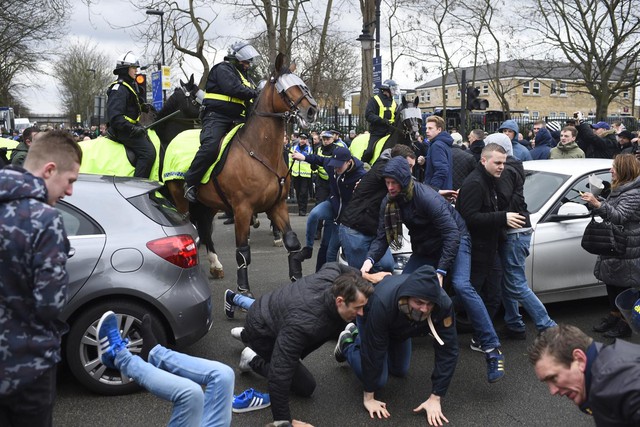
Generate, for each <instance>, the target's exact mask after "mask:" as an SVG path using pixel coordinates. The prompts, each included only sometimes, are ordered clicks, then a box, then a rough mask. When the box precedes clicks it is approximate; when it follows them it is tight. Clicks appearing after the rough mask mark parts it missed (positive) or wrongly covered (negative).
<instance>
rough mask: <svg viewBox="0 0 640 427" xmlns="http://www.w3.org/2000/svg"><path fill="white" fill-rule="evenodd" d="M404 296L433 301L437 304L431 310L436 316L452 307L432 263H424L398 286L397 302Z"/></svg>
mask: <svg viewBox="0 0 640 427" xmlns="http://www.w3.org/2000/svg"><path fill="white" fill-rule="evenodd" d="M404 297H414V298H420V299H424V300H427V301H431V302H432V303H433V304H434V305H435V307H434V308H433V310H432V311H431V312H432V313H433V314H434V317H436V318H437V317H438V314H439V313H441V312H442V311H444V312H448V311H449V309H450V307H451V299H450V298H449V297H448V296H447V294H446V292H445V291H444V290H443V289H442V288H441V287H440V283H439V282H438V277H437V276H436V271H435V269H434V268H433V267H432V266H430V265H423V266H422V267H420V268H418V269H417V270H416V271H414V272H413V273H411V275H410V276H409V277H407V279H406V280H405V281H404V282H402V283H401V284H400V285H399V286H398V288H397V290H396V295H395V302H396V303H397V302H398V301H399V300H400V298H404Z"/></svg>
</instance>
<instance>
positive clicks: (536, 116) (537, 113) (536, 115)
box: [531, 111, 540, 120]
mask: <svg viewBox="0 0 640 427" xmlns="http://www.w3.org/2000/svg"><path fill="white" fill-rule="evenodd" d="M539 118H540V111H532V112H531V120H538V119H539Z"/></svg>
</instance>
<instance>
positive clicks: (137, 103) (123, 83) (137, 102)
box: [110, 80, 142, 125]
mask: <svg viewBox="0 0 640 427" xmlns="http://www.w3.org/2000/svg"><path fill="white" fill-rule="evenodd" d="M118 83H120V84H122V85H124V87H126V88H127V89H129V90H130V91H131V93H133V96H135V97H136V105H137V106H138V117H136V118H135V119H132V118H131V117H129V116H127V115H125V114H123V115H122V117H124V119H125V120H126V121H128V122H129V123H133V124H134V125H135V124H136V123H138V122H139V121H140V116H141V115H142V110H141V109H140V102H139V101H138V99H139V98H138V93H137V92H136V91H135V90H134V89H133V88H132V87H131V86H130V85H129V83H127V82H125V81H123V80H116V81H115V82H113V83H111V85H110V87H113V86H114V85H116V84H118Z"/></svg>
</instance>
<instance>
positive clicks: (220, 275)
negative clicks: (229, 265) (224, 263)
mask: <svg viewBox="0 0 640 427" xmlns="http://www.w3.org/2000/svg"><path fill="white" fill-rule="evenodd" d="M209 273H210V274H211V277H213V278H214V279H224V270H223V269H221V268H211V269H209Z"/></svg>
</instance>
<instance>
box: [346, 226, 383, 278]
mask: <svg viewBox="0 0 640 427" xmlns="http://www.w3.org/2000/svg"><path fill="white" fill-rule="evenodd" d="M339 233H340V245H342V250H343V251H344V255H345V256H346V257H347V262H348V263H349V265H350V266H351V267H354V268H357V269H360V267H362V264H363V263H364V261H365V260H366V259H367V253H368V252H369V248H370V247H371V242H373V241H374V240H375V238H376V236H367V235H366V234H362V233H361V232H359V231H357V230H354V229H353V228H349V227H347V226H346V225H340V230H339ZM393 266H394V261H393V256H392V255H391V250H390V249H387V251H386V252H385V253H384V255H383V256H382V258H381V259H380V260H379V261H378V262H376V263H375V264H374V265H373V269H372V272H377V271H389V272H392V273H393Z"/></svg>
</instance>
